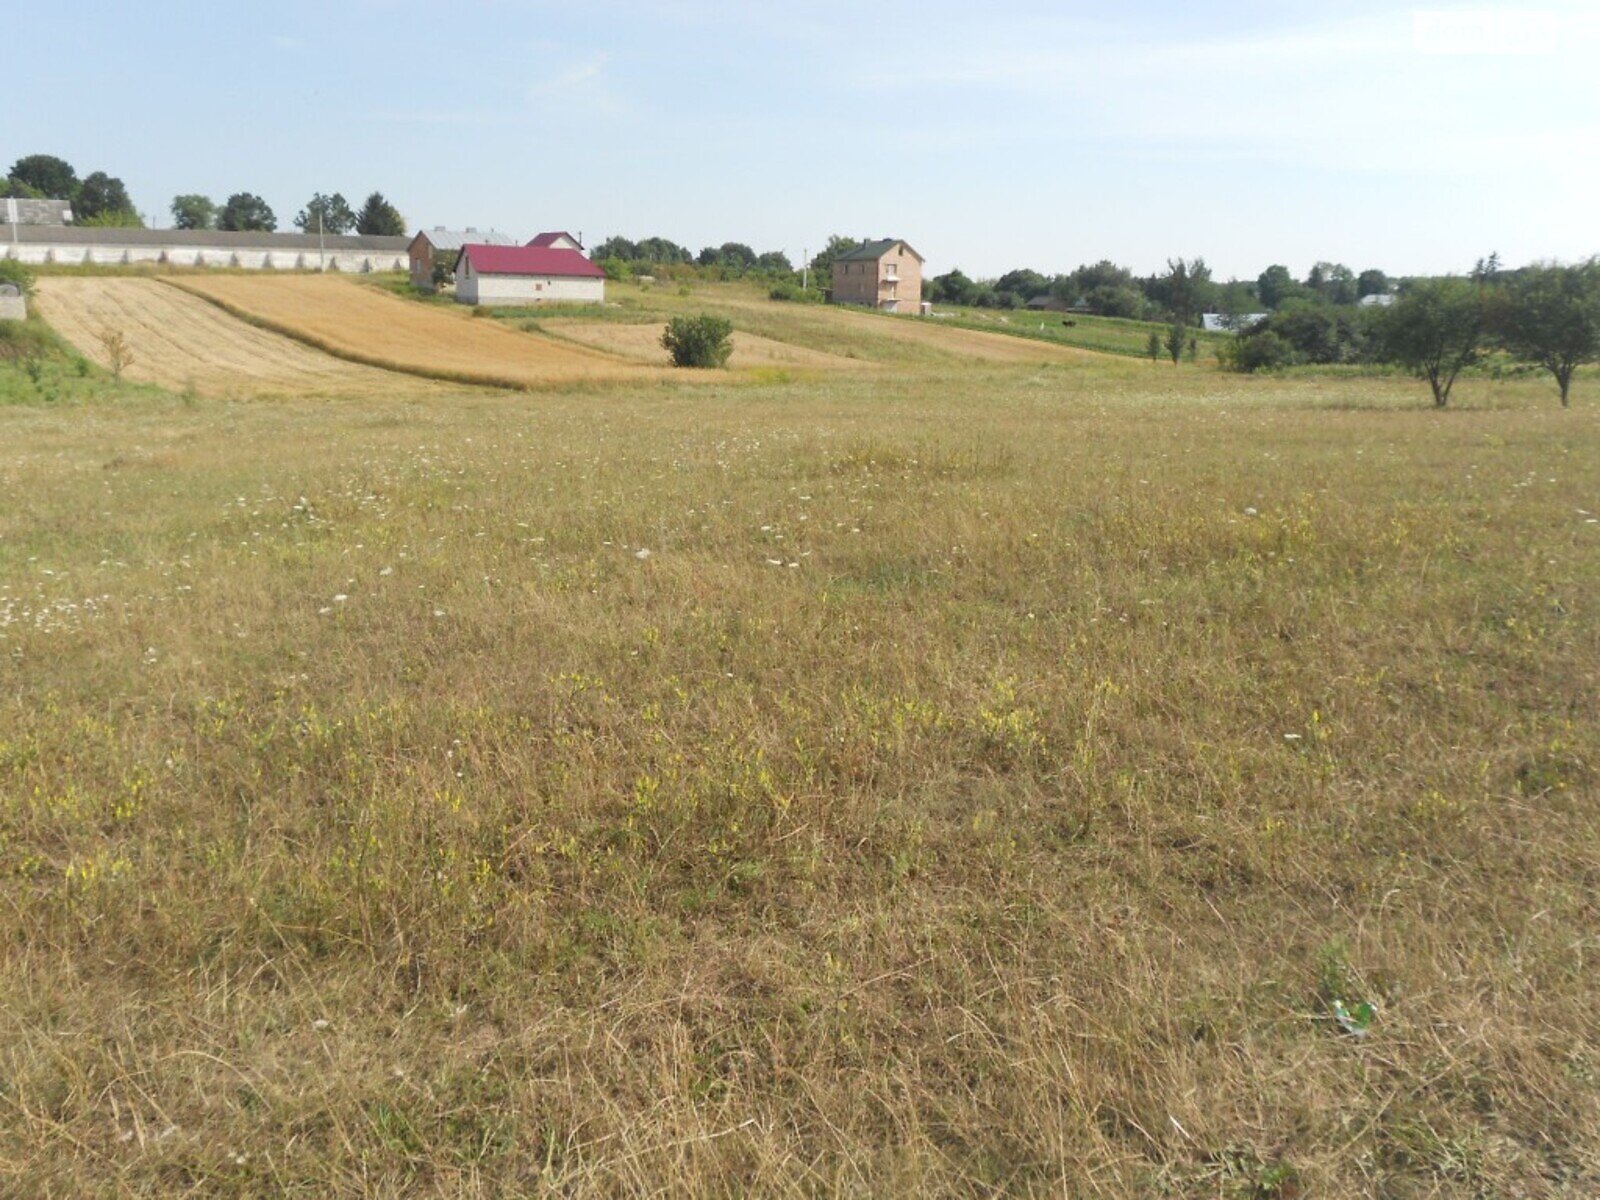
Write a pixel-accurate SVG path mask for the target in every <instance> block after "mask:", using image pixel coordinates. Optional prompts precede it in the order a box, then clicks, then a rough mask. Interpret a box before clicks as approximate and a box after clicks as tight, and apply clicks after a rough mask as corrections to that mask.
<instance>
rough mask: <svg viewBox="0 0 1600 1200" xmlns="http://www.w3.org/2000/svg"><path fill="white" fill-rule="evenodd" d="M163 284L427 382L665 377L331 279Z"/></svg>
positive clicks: (537, 383)
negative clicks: (420, 376) (423, 377)
mask: <svg viewBox="0 0 1600 1200" xmlns="http://www.w3.org/2000/svg"><path fill="white" fill-rule="evenodd" d="M170 282H171V284H172V285H173V286H174V287H180V288H183V289H184V290H185V291H188V292H192V293H193V294H195V295H197V296H202V297H204V298H206V299H208V300H211V301H213V302H214V303H216V304H220V305H222V306H223V307H224V308H226V309H227V310H228V311H229V312H233V313H236V314H238V315H240V316H242V317H244V318H246V319H247V320H253V321H257V322H260V323H262V324H264V325H266V326H267V327H269V328H271V329H275V330H278V331H280V332H283V333H285V334H287V335H289V336H291V337H295V338H299V339H300V340H302V341H305V342H307V343H309V344H311V345H313V346H317V347H319V348H321V349H324V350H327V351H328V352H329V353H332V354H337V355H340V356H342V357H345V358H349V359H351V360H353V361H356V362H363V363H367V364H369V365H373V366H381V367H385V368H387V369H390V370H396V371H407V372H411V373H413V374H417V375H424V376H428V377H430V378H435V379H444V380H450V381H453V382H459V383H474V384H483V385H487V386H491V387H541V386H548V385H553V384H562V383H573V382H585V381H619V382H620V381H628V380H638V381H647V380H650V379H653V378H664V377H666V375H667V372H662V371H652V370H651V369H650V368H649V367H646V366H642V365H640V364H637V363H633V362H629V361H626V360H624V359H620V358H616V357H613V356H611V355H608V354H603V353H601V352H599V351H597V350H592V349H589V348H587V347H583V346H576V345H572V344H569V343H566V342H561V341H558V340H557V339H554V338H548V337H541V336H539V335H537V334H532V333H526V332H523V331H522V330H519V329H515V328H506V327H505V326H504V325H502V324H501V323H500V322H498V321H493V320H486V319H479V318H474V317H473V316H472V315H471V314H470V313H469V312H466V311H456V310H455V309H451V308H445V307H442V306H439V305H433V304H417V303H415V302H413V301H410V300H403V299H401V298H399V297H397V296H392V295H390V294H389V293H387V292H383V291H380V290H379V289H377V288H374V287H369V286H366V285H363V284H360V283H357V282H355V281H353V280H349V279H343V278H340V277H339V276H337V275H283V276H264V275H218V276H214V277H208V278H195V277H184V278H182V279H176V278H175V279H172V280H171V281H170ZM681 374H684V375H687V373H681Z"/></svg>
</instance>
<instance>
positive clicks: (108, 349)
mask: <svg viewBox="0 0 1600 1200" xmlns="http://www.w3.org/2000/svg"><path fill="white" fill-rule="evenodd" d="M100 348H101V349H102V350H104V351H105V353H106V364H107V365H108V366H109V367H110V368H111V378H113V379H115V380H116V381H117V382H118V383H121V382H122V373H123V372H124V371H126V370H127V369H128V368H129V367H131V366H133V361H134V360H133V348H132V347H131V346H129V345H128V339H127V336H126V335H125V334H124V333H123V332H122V330H120V329H102V330H101V331H100Z"/></svg>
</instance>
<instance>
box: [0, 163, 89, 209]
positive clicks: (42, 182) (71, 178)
mask: <svg viewBox="0 0 1600 1200" xmlns="http://www.w3.org/2000/svg"><path fill="white" fill-rule="evenodd" d="M10 175H11V178H12V179H14V180H16V181H17V182H18V183H20V184H22V185H23V186H25V187H30V188H32V189H33V190H34V191H35V192H37V193H38V194H39V195H41V196H45V197H48V198H49V199H52V200H75V199H77V196H78V173H77V172H76V171H75V170H73V169H72V164H71V163H69V162H68V161H67V160H66V159H64V158H57V157H56V156H55V155H54V154H29V155H26V156H25V157H23V158H19V159H17V161H16V162H14V163H12V164H11V171H10Z"/></svg>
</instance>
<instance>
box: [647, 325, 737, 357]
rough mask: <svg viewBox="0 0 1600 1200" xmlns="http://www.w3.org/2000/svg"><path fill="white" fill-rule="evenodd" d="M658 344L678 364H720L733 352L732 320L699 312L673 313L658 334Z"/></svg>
mask: <svg viewBox="0 0 1600 1200" xmlns="http://www.w3.org/2000/svg"><path fill="white" fill-rule="evenodd" d="M661 345H662V346H663V347H665V349H666V351H667V353H669V354H671V355H672V363H673V365H674V366H678V367H720V366H724V365H725V364H726V363H727V361H728V355H730V354H732V353H733V322H731V321H725V320H723V319H722V318H721V317H713V316H710V315H709V314H705V313H702V314H701V315H700V316H698V317H673V318H672V320H671V321H669V322H667V328H666V331H665V332H664V333H663V334H662V335H661Z"/></svg>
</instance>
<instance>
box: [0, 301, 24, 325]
mask: <svg viewBox="0 0 1600 1200" xmlns="http://www.w3.org/2000/svg"><path fill="white" fill-rule="evenodd" d="M27 319H28V302H27V301H26V300H24V299H23V298H22V297H21V296H0V321H25V320H27Z"/></svg>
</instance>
